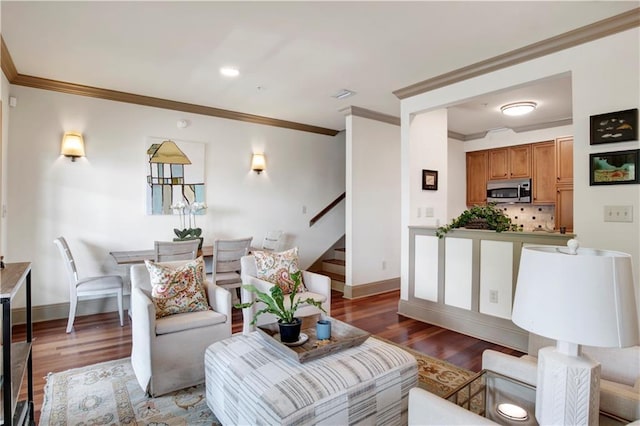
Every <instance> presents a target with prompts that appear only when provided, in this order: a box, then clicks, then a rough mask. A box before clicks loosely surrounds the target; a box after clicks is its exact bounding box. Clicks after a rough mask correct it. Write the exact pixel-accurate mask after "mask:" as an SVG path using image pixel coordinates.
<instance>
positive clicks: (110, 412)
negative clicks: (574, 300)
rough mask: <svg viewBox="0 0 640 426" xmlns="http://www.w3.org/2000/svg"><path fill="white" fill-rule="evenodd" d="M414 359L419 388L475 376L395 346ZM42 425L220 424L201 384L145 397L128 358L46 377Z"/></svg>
mask: <svg viewBox="0 0 640 426" xmlns="http://www.w3.org/2000/svg"><path fill="white" fill-rule="evenodd" d="M376 338H377V339H380V340H383V341H386V342H387V343H390V344H393V345H395V346H399V347H401V348H402V349H404V350H406V351H408V352H410V353H412V354H413V355H414V356H415V357H416V359H417V360H418V374H419V378H418V380H419V386H420V387H422V388H424V389H426V390H428V391H429V392H432V393H435V394H436V395H440V396H442V395H444V394H445V393H447V392H449V391H450V390H452V389H454V388H456V387H457V386H458V385H459V384H461V383H463V382H464V381H465V380H467V379H468V378H469V377H471V375H472V374H473V373H472V372H470V371H467V370H464V369H462V368H459V367H456V366H454V365H452V364H450V363H448V362H446V361H442V360H439V359H436V358H432V357H430V356H428V355H424V354H421V353H419V352H416V351H414V350H411V349H409V348H407V347H405V346H400V345H397V344H395V343H393V342H390V341H388V340H385V339H381V338H379V337H376ZM39 424H40V425H43V426H46V425H56V426H62V425H93V426H98V425H113V424H121V425H149V426H163V425H167V426H169V425H171V426H174V425H219V424H220V423H219V422H218V420H217V419H216V417H215V416H214V415H213V413H212V412H211V411H210V410H209V408H208V407H207V403H206V401H205V389H204V385H199V386H195V387H191V388H188V389H183V390H180V391H177V392H173V393H170V394H167V395H164V396H161V397H158V398H148V397H146V396H145V395H144V392H142V389H141V388H140V386H139V385H138V382H137V381H136V378H135V375H134V373H133V369H132V368H131V362H130V360H129V358H123V359H119V360H115V361H108V362H104V363H101V364H95V365H89V366H87V367H81V368H74V369H72V370H67V371H63V372H61V373H50V374H49V375H48V376H47V384H46V385H45V389H44V404H43V406H42V410H41V415H40V423H39Z"/></svg>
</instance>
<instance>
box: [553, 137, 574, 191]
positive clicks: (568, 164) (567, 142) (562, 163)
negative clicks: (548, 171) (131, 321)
mask: <svg viewBox="0 0 640 426" xmlns="http://www.w3.org/2000/svg"><path fill="white" fill-rule="evenodd" d="M556 177H557V183H558V185H573V137H572V136H567V137H563V138H558V139H556Z"/></svg>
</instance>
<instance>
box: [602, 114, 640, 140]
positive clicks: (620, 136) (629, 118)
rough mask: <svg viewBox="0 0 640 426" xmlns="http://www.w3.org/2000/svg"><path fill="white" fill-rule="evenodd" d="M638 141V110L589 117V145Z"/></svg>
mask: <svg viewBox="0 0 640 426" xmlns="http://www.w3.org/2000/svg"><path fill="white" fill-rule="evenodd" d="M636 140H638V108H635V109H628V110H626V111H616V112H610V113H607V114H600V115H592V116H591V145H596V144H599V143H613V142H627V141H636Z"/></svg>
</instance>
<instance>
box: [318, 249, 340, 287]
mask: <svg viewBox="0 0 640 426" xmlns="http://www.w3.org/2000/svg"><path fill="white" fill-rule="evenodd" d="M344 260H345V251H344V248H337V249H334V250H333V259H326V260H323V261H322V269H321V270H319V271H317V272H318V273H319V274H322V275H326V276H328V277H329V278H331V288H332V289H333V290H338V291H340V292H343V293H344V282H345V277H344V274H345V270H344V266H345V263H344Z"/></svg>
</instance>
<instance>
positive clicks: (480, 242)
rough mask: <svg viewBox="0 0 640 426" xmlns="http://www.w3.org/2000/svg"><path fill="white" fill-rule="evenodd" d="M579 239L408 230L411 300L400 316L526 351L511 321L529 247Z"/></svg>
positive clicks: (420, 228)
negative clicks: (521, 265) (441, 235)
mask: <svg viewBox="0 0 640 426" xmlns="http://www.w3.org/2000/svg"><path fill="white" fill-rule="evenodd" d="M573 237H574V234H560V233H556V232H554V233H550V232H544V231H542V232H500V233H498V232H495V231H489V230H475V229H454V230H452V231H450V232H448V233H447V234H446V236H445V237H444V238H442V239H439V238H438V237H437V236H436V228H433V227H423V226H410V227H409V286H408V299H407V300H404V299H401V300H400V303H399V305H398V313H400V314H402V315H404V316H407V317H410V318H414V319H418V320H420V321H425V322H428V323H430V324H435V325H438V326H441V327H444V328H448V329H451V330H455V331H458V332H461V333H464V334H468V335H471V336H474V337H477V338H480V339H483V340H487V341H490V342H494V343H497V344H500V345H503V346H508V347H511V348H514V349H518V350H520V351H523V352H526V351H527V342H528V333H527V332H526V331H525V330H522V329H521V328H519V327H517V326H516V325H515V324H513V322H512V321H511V308H512V303H513V297H514V295H515V288H516V280H517V277H518V266H519V263H520V252H521V250H522V247H523V246H524V245H558V246H564V245H566V243H567V241H568V240H569V239H571V238H573Z"/></svg>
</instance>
